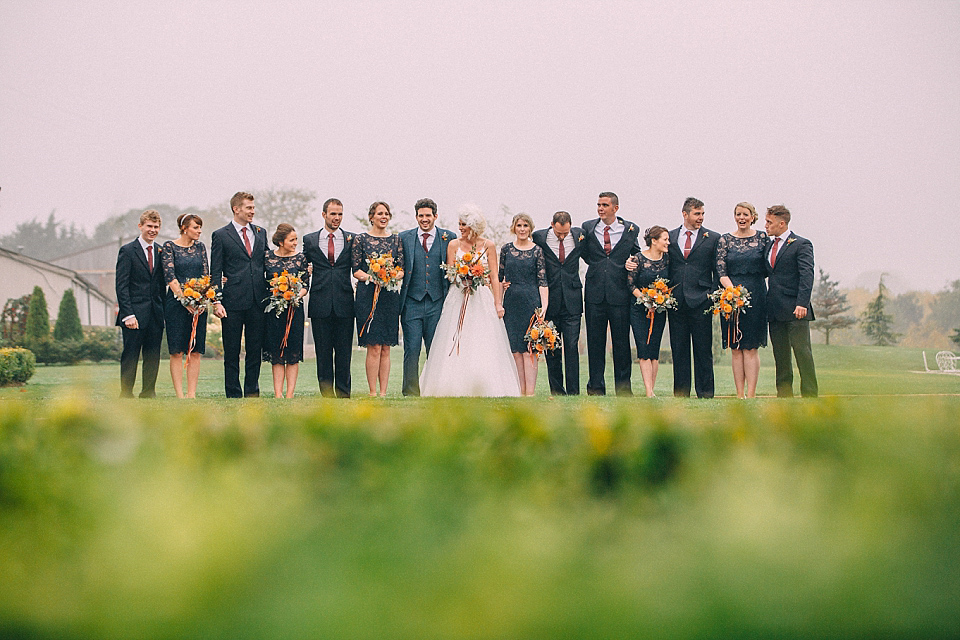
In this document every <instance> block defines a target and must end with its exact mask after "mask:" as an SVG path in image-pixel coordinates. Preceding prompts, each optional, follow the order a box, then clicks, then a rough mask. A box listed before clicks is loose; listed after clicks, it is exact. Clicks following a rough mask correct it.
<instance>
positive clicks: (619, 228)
mask: <svg viewBox="0 0 960 640" xmlns="http://www.w3.org/2000/svg"><path fill="white" fill-rule="evenodd" d="M606 228H607V223H606V222H604V221H603V219H602V218H601V219H600V223H599V224H598V225H597V228H596V229H594V231H593V234H594V235H595V236H597V240H599V241H600V246H601V247H602V246H603V232H604V230H605V229H606ZM547 235H550V234H547ZM622 235H623V223H622V222H620V220H619V218H618V219H617V220H614V222H613V224H612V225H610V250H611V251H612V250H613V248H614V247H615V246H617V243H618V242H620V236H622Z"/></svg>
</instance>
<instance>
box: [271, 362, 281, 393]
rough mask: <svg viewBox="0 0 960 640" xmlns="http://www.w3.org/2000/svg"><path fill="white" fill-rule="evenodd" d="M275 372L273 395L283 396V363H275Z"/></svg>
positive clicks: (273, 370)
mask: <svg viewBox="0 0 960 640" xmlns="http://www.w3.org/2000/svg"><path fill="white" fill-rule="evenodd" d="M272 373H273V397H274V398H282V397H283V365H282V364H275V365H273V367H272Z"/></svg>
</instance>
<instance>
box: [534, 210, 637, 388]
mask: <svg viewBox="0 0 960 640" xmlns="http://www.w3.org/2000/svg"><path fill="white" fill-rule="evenodd" d="M570 225H571V220H570V214H569V213H567V212H566V211H557V212H556V213H555V214H553V221H552V222H551V223H550V228H549V229H540V230H539V231H534V232H533V241H534V243H536V244H538V245H540V248H541V249H543V257H544V260H545V262H546V265H547V287H549V289H550V297H549V302H548V303H547V316H546V319H547V320H551V321H553V323H554V324H555V325H556V326H557V330H558V331H559V332H560V337H561V339H562V340H563V355H562V356H561V355H560V349H556V350H554V351H547V378H548V380H549V381H550V393H552V394H553V395H555V396H557V395H559V396H564V395H570V396H576V395H579V394H580V351H579V347H580V345H579V342H580V317H581V316H582V315H583V283H581V282H580V254H581V253H582V252H583V243H582V240H581V238H583V237H584V236H583V230H582V229H580V228H579V227H571V226H570ZM628 308H629V307H628ZM564 360H566V364H567V369H566V373H567V375H566V386H564V375H563V373H564V372H563V361H564Z"/></svg>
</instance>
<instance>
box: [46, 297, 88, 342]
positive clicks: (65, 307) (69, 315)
mask: <svg viewBox="0 0 960 640" xmlns="http://www.w3.org/2000/svg"><path fill="white" fill-rule="evenodd" d="M53 338H54V339H55V340H57V341H62V340H83V327H82V326H81V325H80V311H79V310H78V309H77V297H76V296H75V295H74V294H73V289H67V290H66V292H64V294H63V298H62V299H61V300H60V310H59V311H58V312H57V322H56V324H55V325H54V327H53Z"/></svg>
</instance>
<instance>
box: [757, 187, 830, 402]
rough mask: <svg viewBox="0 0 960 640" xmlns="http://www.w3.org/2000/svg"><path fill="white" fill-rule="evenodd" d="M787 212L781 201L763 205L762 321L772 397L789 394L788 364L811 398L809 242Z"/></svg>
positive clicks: (813, 388)
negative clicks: (770, 352)
mask: <svg viewBox="0 0 960 640" xmlns="http://www.w3.org/2000/svg"><path fill="white" fill-rule="evenodd" d="M789 225H790V210H789V209H787V208H786V207H785V206H783V205H779V204H778V205H775V206H772V207H770V208H769V209H767V219H766V224H765V226H766V230H767V235H769V236H770V245H769V248H768V249H767V274H768V277H769V280H768V282H769V285H768V287H767V319H768V320H769V327H770V345H771V346H772V347H773V361H774V364H775V365H776V371H777V373H776V381H777V396H778V397H780V398H792V397H793V362H792V361H791V358H790V349H791V348H792V349H793V353H794V354H795V355H796V356H797V369H799V370H800V395H802V396H803V397H804V398H816V397H817V394H818V393H819V389H818V387H817V370H816V368H815V367H814V365H813V349H812V348H811V347H810V322H812V321H813V320H815V319H816V318H814V316H813V306H812V305H811V304H810V296H811V294H812V293H813V243H812V242H810V241H809V240H807V239H806V238H801V237H800V236H798V235H797V234H795V233H793V232H792V231H790V229H789V228H788V227H789Z"/></svg>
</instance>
